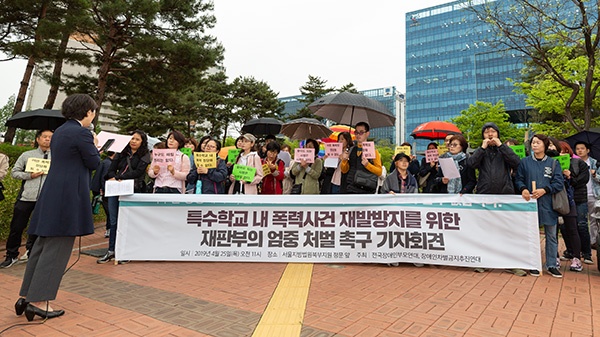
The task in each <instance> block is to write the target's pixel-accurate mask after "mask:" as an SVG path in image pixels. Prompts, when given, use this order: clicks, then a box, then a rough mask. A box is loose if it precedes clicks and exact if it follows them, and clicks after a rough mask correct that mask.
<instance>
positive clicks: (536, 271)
mask: <svg viewBox="0 0 600 337" xmlns="http://www.w3.org/2000/svg"><path fill="white" fill-rule="evenodd" d="M529 275H531V276H535V277H538V276H540V271H539V270H537V269H531V270H530V271H529Z"/></svg>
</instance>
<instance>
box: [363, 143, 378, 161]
mask: <svg viewBox="0 0 600 337" xmlns="http://www.w3.org/2000/svg"><path fill="white" fill-rule="evenodd" d="M361 145H362V155H363V157H365V158H367V159H375V143H374V142H362V144H361Z"/></svg>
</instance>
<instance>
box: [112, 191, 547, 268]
mask: <svg viewBox="0 0 600 337" xmlns="http://www.w3.org/2000/svg"><path fill="white" fill-rule="evenodd" d="M260 197H261V198H257V197H256V196H255V195H218V194H216V195H202V194H184V195H181V194H178V195H170V194H134V195H132V196H124V197H121V198H120V199H119V200H120V203H119V220H118V221H119V223H118V226H117V244H116V257H117V259H119V260H163V261H219V262H225V261H238V262H282V263H290V262H292V263H293V262H308V263H390V262H411V263H425V264H436V265H449V266H463V267H471V268H475V267H480V268H498V269H512V268H520V269H526V270H529V269H537V270H541V268H542V263H541V254H540V236H539V231H538V216H537V203H536V202H535V201H532V202H527V201H525V200H523V198H522V197H521V196H519V195H474V194H464V195H462V196H460V195H458V194H412V193H411V194H397V195H390V194H374V195H369V197H368V198H365V196H364V195H344V198H343V202H340V198H339V196H337V195H277V196H269V195H261V196H260ZM165 228H168V235H165ZM156 247H161V248H160V249H156Z"/></svg>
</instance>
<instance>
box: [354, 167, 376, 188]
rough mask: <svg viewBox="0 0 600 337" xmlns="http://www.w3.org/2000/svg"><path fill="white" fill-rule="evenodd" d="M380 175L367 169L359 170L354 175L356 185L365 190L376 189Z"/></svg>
mask: <svg viewBox="0 0 600 337" xmlns="http://www.w3.org/2000/svg"><path fill="white" fill-rule="evenodd" d="M378 180H379V177H378V176H376V175H375V174H373V173H371V172H367V171H362V170H357V171H356V174H355V175H354V185H356V186H358V187H360V188H361V189H364V190H370V191H375V189H376V188H377V181H378Z"/></svg>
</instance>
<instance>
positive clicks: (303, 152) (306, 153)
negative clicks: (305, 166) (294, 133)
mask: <svg viewBox="0 0 600 337" xmlns="http://www.w3.org/2000/svg"><path fill="white" fill-rule="evenodd" d="M302 159H304V160H305V161H306V162H307V163H314V162H315V149H307V148H304V149H301V148H298V149H295V150H294V160H295V161H297V162H300V161H301V160H302Z"/></svg>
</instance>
